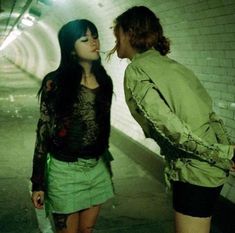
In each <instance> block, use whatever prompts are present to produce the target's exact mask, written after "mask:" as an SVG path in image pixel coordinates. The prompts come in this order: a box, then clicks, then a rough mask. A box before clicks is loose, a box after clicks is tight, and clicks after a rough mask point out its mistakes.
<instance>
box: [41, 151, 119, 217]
mask: <svg viewBox="0 0 235 233" xmlns="http://www.w3.org/2000/svg"><path fill="white" fill-rule="evenodd" d="M113 195H114V193H113V184H112V180H111V175H110V171H109V169H108V168H107V166H106V164H105V162H104V161H103V159H102V158H100V159H98V160H97V159H78V161H76V162H64V161H60V160H57V159H55V158H53V156H50V159H49V161H48V164H47V195H46V203H45V204H46V209H47V211H48V212H49V213H63V214H69V213H74V212H77V211H80V210H83V209H87V208H90V207H92V206H95V205H99V204H102V203H104V202H105V201H107V200H108V199H110V198H112V197H113Z"/></svg>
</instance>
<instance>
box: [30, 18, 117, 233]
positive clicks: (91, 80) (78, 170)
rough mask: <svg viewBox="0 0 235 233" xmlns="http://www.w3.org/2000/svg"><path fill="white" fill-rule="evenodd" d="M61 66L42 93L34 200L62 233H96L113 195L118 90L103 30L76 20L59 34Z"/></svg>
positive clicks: (50, 75) (51, 76) (40, 91)
mask: <svg viewBox="0 0 235 233" xmlns="http://www.w3.org/2000/svg"><path fill="white" fill-rule="evenodd" d="M58 39H59V45H60V49H61V62H60V65H59V67H58V69H57V70H55V71H53V72H51V73H49V74H47V75H46V76H45V78H44V79H43V81H42V86H41V88H40V90H39V93H38V94H39V96H40V118H39V121H38V126H37V138H36V145H35V152H34V158H33V173H32V177H31V181H32V184H33V186H32V191H33V192H32V201H33V204H34V206H35V207H36V208H39V209H40V208H43V206H44V201H45V206H46V210H47V211H50V212H51V213H52V215H53V219H54V224H55V228H56V232H57V233H91V232H92V229H93V227H94V225H95V222H96V219H97V216H98V213H99V210H100V207H101V204H102V203H104V202H105V201H106V200H107V199H109V198H111V197H112V196H113V186H112V181H111V166H110V162H111V160H112V156H111V154H110V153H109V151H108V147H109V135H110V107H111V101H112V93H113V86H112V81H111V78H110V77H109V76H108V75H107V73H106V71H105V69H104V68H103V66H102V64H101V59H100V56H99V52H98V51H99V47H100V45H99V39H98V31H97V28H96V27H95V25H94V24H93V23H92V22H90V21H88V20H86V19H81V20H74V21H70V22H69V23H67V24H65V25H64V26H63V27H62V28H61V29H60V31H59V35H58Z"/></svg>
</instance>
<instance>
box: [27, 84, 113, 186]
mask: <svg viewBox="0 0 235 233" xmlns="http://www.w3.org/2000/svg"><path fill="white" fill-rule="evenodd" d="M56 90H57V88H56V85H55V83H54V82H53V81H52V80H48V81H47V82H46V85H45V88H44V89H43V92H42V96H41V104H40V118H39V121H38V126H37V131H36V132H37V137H36V145H35V151H34V158H33V174H32V177H31V181H32V183H33V188H32V189H33V191H36V190H44V189H45V184H44V173H45V165H46V161H47V154H48V153H51V154H52V156H54V157H55V158H57V159H59V160H62V161H67V162H73V161H77V159H78V158H86V159H89V158H98V157H99V156H100V155H101V154H102V153H104V151H105V150H106V149H107V148H108V139H109V134H110V106H111V98H110V99H108V100H107V97H106V96H105V93H102V91H101V88H100V87H98V88H95V89H89V88H87V87H85V86H83V85H81V87H80V91H79V96H78V97H77V101H76V102H75V104H74V105H73V109H72V113H70V114H64V115H63V116H62V115H60V116H57V115H56V113H55V104H54V102H53V96H55V95H54V94H55V93H56Z"/></svg>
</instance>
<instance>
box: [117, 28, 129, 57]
mask: <svg viewBox="0 0 235 233" xmlns="http://www.w3.org/2000/svg"><path fill="white" fill-rule="evenodd" d="M114 34H115V37H116V49H117V55H118V57H119V58H130V49H131V45H130V37H129V34H128V33H125V32H124V31H123V29H122V27H119V28H118V29H116V30H115V32H114Z"/></svg>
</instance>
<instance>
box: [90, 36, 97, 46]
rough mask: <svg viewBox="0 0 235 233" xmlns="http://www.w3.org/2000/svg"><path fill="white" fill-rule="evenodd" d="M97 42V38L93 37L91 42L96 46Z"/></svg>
mask: <svg viewBox="0 0 235 233" xmlns="http://www.w3.org/2000/svg"><path fill="white" fill-rule="evenodd" d="M96 41H97V39H95V38H93V37H92V38H91V40H90V42H91V44H92V45H94V44H96Z"/></svg>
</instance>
